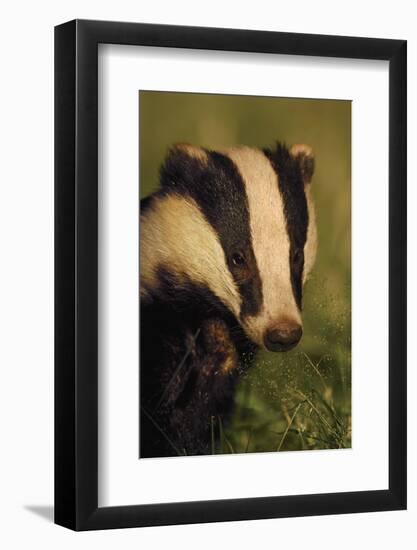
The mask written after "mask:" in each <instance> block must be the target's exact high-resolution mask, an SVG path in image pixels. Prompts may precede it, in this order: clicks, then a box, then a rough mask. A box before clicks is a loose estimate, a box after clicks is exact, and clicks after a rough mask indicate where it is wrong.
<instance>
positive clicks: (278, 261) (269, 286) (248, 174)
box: [225, 147, 301, 344]
mask: <svg viewBox="0 0 417 550" xmlns="http://www.w3.org/2000/svg"><path fill="white" fill-rule="evenodd" d="M225 154H226V155H227V156H228V157H229V158H230V159H231V160H232V161H233V162H234V163H235V165H236V166H237V168H238V170H239V172H240V175H241V176H242V179H243V181H244V184H245V189H246V194H247V197H248V203H249V215H250V226H251V235H252V244H253V250H254V253H255V258H256V261H257V264H258V269H259V273H260V277H261V281H262V293H263V306H262V309H261V311H260V312H259V314H257V315H256V316H255V317H249V318H248V319H247V320H245V321H244V324H245V326H246V330H247V332H249V333H250V337H251V338H252V339H253V340H254V341H255V342H257V343H258V344H262V341H263V335H264V332H265V330H266V329H267V328H268V327H269V326H270V325H271V324H273V323H274V322H277V321H279V320H280V319H281V318H283V317H286V318H289V319H291V320H294V321H297V322H299V323H300V324H301V317H300V313H299V310H298V308H297V304H296V302H295V298H294V294H293V290H292V285H291V273H290V265H289V251H290V241H289V237H288V233H287V228H286V220H285V215H284V205H283V200H282V197H281V194H280V192H279V188H278V177H277V174H276V172H275V170H274V169H273V168H272V166H271V163H270V162H269V160H268V159H267V158H266V156H265V155H264V154H263V153H262V152H261V151H259V150H257V149H250V148H248V147H239V148H233V149H229V150H227V151H225Z"/></svg>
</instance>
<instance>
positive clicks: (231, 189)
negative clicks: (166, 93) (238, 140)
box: [161, 151, 262, 317]
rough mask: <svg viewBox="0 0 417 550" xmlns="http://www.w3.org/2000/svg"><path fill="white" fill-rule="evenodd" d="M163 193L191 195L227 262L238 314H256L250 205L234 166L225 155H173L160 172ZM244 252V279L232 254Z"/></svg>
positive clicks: (258, 300)
mask: <svg viewBox="0 0 417 550" xmlns="http://www.w3.org/2000/svg"><path fill="white" fill-rule="evenodd" d="M161 184H162V186H163V189H164V190H165V191H166V192H172V191H175V192H177V193H180V194H188V195H190V196H191V197H192V198H193V199H194V200H195V202H196V203H197V204H198V206H199V207H200V209H201V211H202V213H203V214H204V216H205V218H206V219H207V221H208V222H209V223H210V224H211V226H212V227H213V229H214V230H215V231H216V233H217V235H218V237H219V240H220V243H221V245H222V248H223V250H224V254H225V259H226V263H227V265H228V267H229V270H230V272H231V274H232V276H233V278H234V280H235V282H236V284H237V286H238V288H239V291H240V295H241V298H242V305H241V311H240V315H241V317H244V316H246V315H256V313H257V312H258V311H259V310H260V308H261V305H262V284H261V278H260V275H259V270H258V266H257V264H256V260H255V254H254V252H253V246H252V237H251V232H250V218H249V205H248V198H247V196H246V191H245V185H244V183H243V181H242V178H241V176H240V174H239V171H238V169H237V168H236V166H235V164H234V163H233V162H232V161H231V159H230V158H228V157H227V156H225V155H222V154H221V153H218V152H214V151H207V161H206V162H203V161H202V160H201V159H197V158H192V157H190V156H189V155H186V154H185V153H184V152H181V151H177V152H173V153H172V154H171V155H170V156H169V157H168V159H167V161H166V162H165V165H164V166H163V168H162V170H161ZM236 252H239V253H243V254H244V257H245V260H246V267H247V270H245V274H244V275H245V276H242V269H240V270H237V269H236V266H235V265H234V264H233V261H232V256H233V254H234V253H236Z"/></svg>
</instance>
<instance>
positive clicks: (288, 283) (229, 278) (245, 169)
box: [140, 143, 317, 457]
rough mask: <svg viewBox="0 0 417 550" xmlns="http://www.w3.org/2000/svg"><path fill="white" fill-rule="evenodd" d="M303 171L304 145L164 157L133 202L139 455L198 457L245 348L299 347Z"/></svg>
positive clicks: (311, 246) (249, 357)
mask: <svg viewBox="0 0 417 550" xmlns="http://www.w3.org/2000/svg"><path fill="white" fill-rule="evenodd" d="M313 171H314V155H313V152H312V149H311V148H310V147H309V146H307V145H293V146H292V147H287V146H286V145H285V144H282V143H277V145H276V146H274V147H273V148H270V149H257V148H251V147H247V146H238V147H232V148H229V149H226V150H219V151H215V150H208V149H205V148H202V147H199V146H194V145H190V144H176V145H174V146H173V147H172V148H171V149H170V150H169V152H168V155H167V157H166V159H165V161H164V163H163V165H162V167H161V170H160V185H159V188H158V190H157V191H156V192H155V193H154V194H152V195H150V196H149V197H147V198H145V199H144V200H142V201H141V205H140V327H141V328H140V403H141V406H140V408H141V412H140V457H161V456H175V455H199V454H210V453H211V452H212V450H213V448H212V447H213V434H214V430H213V422H215V423H217V422H218V421H219V419H220V421H221V422H222V423H223V424H224V423H226V422H227V419H228V418H230V415H231V413H232V410H233V402H234V392H235V388H236V384H237V381H238V379H239V376H240V375H241V374H242V372H244V371H245V369H247V368H248V367H249V366H250V364H251V363H252V362H253V359H254V355H255V353H256V351H257V350H258V349H260V348H263V349H266V350H268V351H272V352H283V351H287V350H290V349H291V348H293V347H294V346H296V345H297V343H298V342H299V341H300V339H301V336H302V318H301V310H302V293H303V285H304V283H305V281H306V279H307V277H308V275H309V274H310V272H311V270H312V267H313V264H314V260H315V255H316V248H317V236H316V223H315V212H314V205H313V201H312V197H311V192H310V187H311V186H310V183H311V179H312V176H313ZM216 433H217V430H216Z"/></svg>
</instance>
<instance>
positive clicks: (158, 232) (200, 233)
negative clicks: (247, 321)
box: [140, 195, 241, 317]
mask: <svg viewBox="0 0 417 550" xmlns="http://www.w3.org/2000/svg"><path fill="white" fill-rule="evenodd" d="M190 251H192V253H190ZM161 265H162V266H163V267H166V268H167V269H171V270H172V271H173V272H174V273H175V274H177V275H178V277H181V274H187V276H188V278H190V279H191V280H192V281H193V282H196V283H201V284H203V285H206V286H207V287H209V288H210V290H211V291H212V292H213V293H214V294H215V295H216V296H217V297H218V298H219V299H220V300H221V301H222V302H223V303H224V304H225V305H226V306H227V307H229V309H230V310H231V311H232V312H233V313H234V314H235V315H236V316H237V317H238V316H239V312H240V304H241V299H240V295H239V292H238V290H237V288H236V285H235V283H234V281H233V278H232V275H231V273H230V271H229V269H228V267H227V265H226V262H225V257H224V252H223V248H222V246H221V244H220V242H219V239H218V237H217V235H216V233H215V231H214V230H213V228H212V227H211V225H210V224H209V223H208V222H207V221H206V219H205V218H204V216H203V214H202V213H201V211H200V209H199V208H198V206H197V204H196V203H195V202H194V201H193V199H191V198H189V197H187V198H185V197H182V196H179V195H167V196H165V197H161V198H157V199H155V200H154V201H153V203H152V204H151V205H150V206H149V208H148V209H147V210H146V212H145V213H144V214H143V215H142V216H141V223H140V287H141V296H146V295H147V294H148V292H149V289H151V288H153V287H155V286H157V285H158V281H157V269H158V267H160V266H161Z"/></svg>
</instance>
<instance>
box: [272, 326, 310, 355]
mask: <svg viewBox="0 0 417 550" xmlns="http://www.w3.org/2000/svg"><path fill="white" fill-rule="evenodd" d="M302 335H303V329H302V327H301V325H299V324H298V323H296V322H295V321H289V320H285V321H280V322H278V323H275V324H274V325H271V326H270V327H269V328H268V329H267V330H266V332H265V335H264V344H265V347H266V349H267V350H269V351H288V350H290V349H291V348H293V347H295V346H296V345H297V344H298V342H299V341H300V339H301V336H302Z"/></svg>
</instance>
